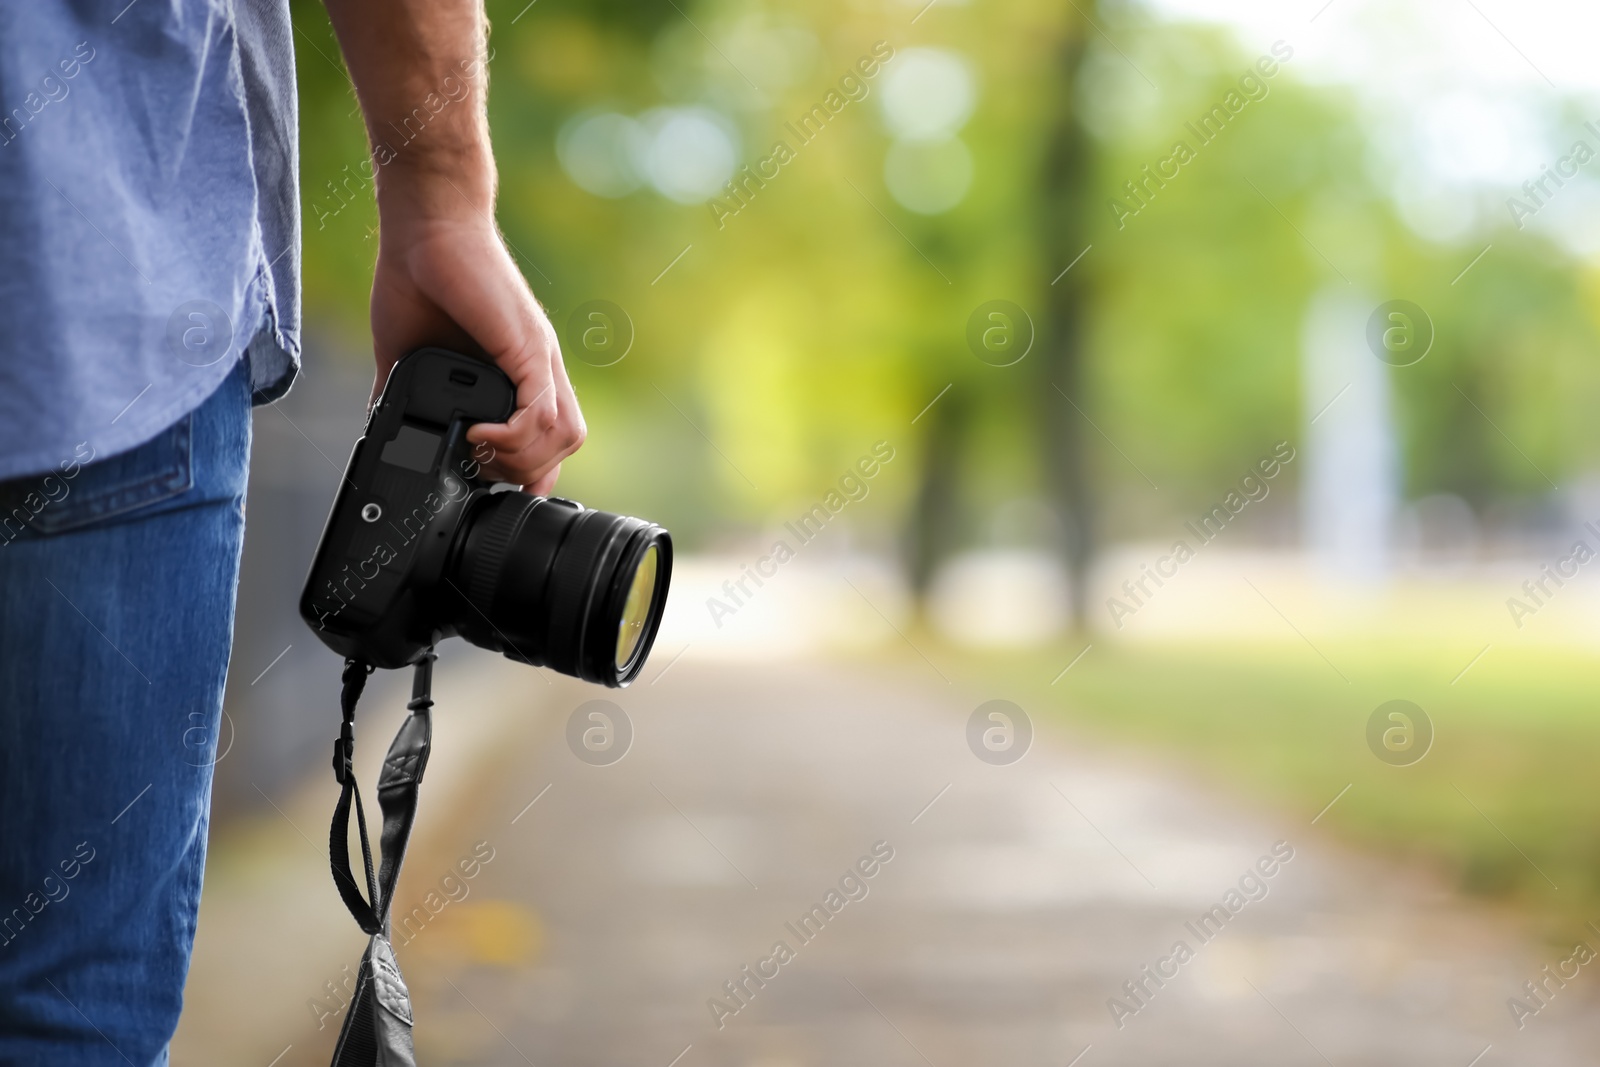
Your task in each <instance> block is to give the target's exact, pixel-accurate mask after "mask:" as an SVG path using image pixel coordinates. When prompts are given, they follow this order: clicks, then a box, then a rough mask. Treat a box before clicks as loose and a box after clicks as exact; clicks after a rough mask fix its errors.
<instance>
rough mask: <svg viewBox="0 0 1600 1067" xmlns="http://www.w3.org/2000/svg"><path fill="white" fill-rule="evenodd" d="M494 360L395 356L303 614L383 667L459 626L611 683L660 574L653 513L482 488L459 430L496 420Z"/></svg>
mask: <svg viewBox="0 0 1600 1067" xmlns="http://www.w3.org/2000/svg"><path fill="white" fill-rule="evenodd" d="M515 406H516V390H515V388H514V387H513V386H512V384H511V380H510V379H509V378H507V377H506V376H505V374H504V373H502V372H501V371H500V369H499V368H497V367H495V366H492V365H491V364H488V363H485V362H483V361H481V360H477V359H472V358H469V357H467V356H463V355H460V354H458V353H455V352H448V351H445V350H444V349H440V348H423V349H418V350H417V351H415V352H412V353H411V354H409V355H407V356H406V357H405V358H403V359H401V360H400V361H399V362H398V363H396V364H395V366H394V370H393V371H392V372H391V373H390V375H389V381H388V382H387V384H385V386H384V389H383V395H382V397H380V398H379V400H378V404H377V406H376V407H374V408H373V409H372V413H371V414H370V415H369V416H368V417H367V428H366V433H365V434H364V435H363V436H362V438H361V439H360V440H358V441H357V442H356V445H355V449H354V450H353V451H352V452H351V454H350V463H349V465H348V467H347V468H346V470H345V476H344V481H343V482H342V483H341V484H340V486H339V495H338V496H337V497H336V498H335V499H334V502H333V510H332V512H331V513H330V514H329V515H328V522H327V525H326V527H324V529H323V531H322V541H321V543H320V544H318V546H317V554H316V557H315V559H314V560H313V561H312V564H311V574H310V576H309V577H308V578H307V579H306V587H305V591H304V592H303V593H302V594H301V596H300V614H301V616H302V617H303V618H304V619H305V620H306V623H307V624H308V625H310V627H311V628H312V629H313V630H314V631H316V634H317V636H318V637H320V638H321V639H322V641H323V643H324V644H326V645H327V646H328V647H329V648H331V649H333V650H334V651H335V652H337V653H339V654H340V655H342V656H345V657H346V658H352V659H357V660H361V661H363V662H365V663H368V664H371V665H372V666H374V667H382V668H386V669H393V668H398V667H403V666H406V665H407V664H410V663H414V662H416V661H417V660H418V659H419V658H420V657H421V656H422V655H423V654H424V653H425V652H427V651H428V650H429V649H430V648H432V646H433V645H434V644H435V643H436V642H437V641H439V640H441V639H443V638H445V637H451V636H455V635H460V636H461V637H464V638H466V639H467V640H468V641H470V642H472V643H473V644H475V645H478V646H480V647H482V648H489V649H493V650H495V651H497V652H501V653H503V654H505V655H506V656H507V657H509V658H511V659H514V660H520V661H522V662H523V663H531V664H533V665H535V666H540V667H549V668H551V669H552V670H556V671H560V672H561V673H563V674H570V675H574V676H576V677H578V678H582V679H583V680H585V681H588V682H599V683H601V684H602V685H609V686H624V685H627V684H628V683H629V682H631V681H632V680H633V679H634V677H635V676H636V675H638V673H639V669H640V668H641V667H642V666H643V665H644V661H645V657H647V656H648V655H649V654H650V646H651V644H652V643H653V642H654V641H655V636H656V630H657V628H658V627H659V626H660V624H661V613H662V610H663V608H664V607H665V605H666V599H667V585H668V582H669V581H670V579H671V576H672V538H671V537H670V536H669V535H668V534H667V531H666V530H664V529H662V528H661V527H660V526H657V525H656V524H655V523H651V522H646V521H645V520H643V519H635V518H630V517H628V516H626V515H613V514H611V513H609V512H605V511H593V510H591V509H589V508H585V507H584V506H583V505H582V504H578V503H575V502H573V501H571V500H564V499H562V498H561V497H554V496H552V497H538V496H532V495H530V494H528V493H520V492H515V491H508V487H504V486H498V487H492V486H491V485H490V483H489V482H488V481H486V480H485V479H483V478H482V477H481V468H480V462H479V460H478V459H477V458H475V457H474V455H473V448H472V445H471V444H470V443H469V442H468V441H467V439H466V432H467V428H468V427H469V426H471V425H472V424H473V423H475V422H494V423H499V422H505V421H506V420H507V419H508V418H510V417H511V413H512V411H513V410H514V408H515Z"/></svg>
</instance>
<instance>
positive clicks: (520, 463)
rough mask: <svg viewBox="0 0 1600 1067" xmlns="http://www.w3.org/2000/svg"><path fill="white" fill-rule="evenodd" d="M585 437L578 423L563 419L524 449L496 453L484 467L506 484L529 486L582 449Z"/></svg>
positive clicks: (577, 421) (584, 429) (581, 424)
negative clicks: (517, 483)
mask: <svg viewBox="0 0 1600 1067" xmlns="http://www.w3.org/2000/svg"><path fill="white" fill-rule="evenodd" d="M586 433H587V430H586V428H585V427H584V425H583V423H582V420H581V419H574V420H571V421H568V420H567V419H565V418H563V419H562V420H561V421H560V422H559V423H558V424H557V425H556V426H555V427H553V428H552V429H551V430H550V431H549V432H547V433H545V434H543V435H541V436H540V438H539V439H538V440H536V441H534V442H532V443H531V444H529V445H528V446H527V447H525V448H523V449H520V450H518V451H515V452H497V453H496V454H495V457H494V460H493V462H491V463H486V464H485V465H484V466H485V468H486V469H488V470H489V471H491V473H496V474H498V475H499V476H500V477H502V478H503V479H505V480H507V481H515V482H519V483H522V484H524V485H526V484H532V483H534V482H537V481H539V479H541V478H543V477H544V476H545V475H546V474H548V473H549V472H550V471H551V470H553V469H554V468H556V467H558V466H559V465H560V464H561V461H562V460H564V459H566V458H567V457H568V456H570V455H572V454H573V453H574V452H576V451H577V450H578V449H579V448H580V447H582V445H583V441H584V437H585V435H586Z"/></svg>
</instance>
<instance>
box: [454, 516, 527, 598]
mask: <svg viewBox="0 0 1600 1067" xmlns="http://www.w3.org/2000/svg"><path fill="white" fill-rule="evenodd" d="M518 497H521V498H522V500H521V501H518V500H517V499H516V498H518ZM519 502H521V503H523V504H524V506H522V507H518V506H517V504H518V503H519ZM532 505H533V500H531V499H529V498H527V497H522V494H521V493H496V494H494V496H491V497H490V498H489V499H488V500H487V501H486V502H485V506H487V507H488V508H489V514H488V515H486V516H484V518H483V520H482V522H483V526H482V528H481V530H480V531H479V533H478V539H477V543H476V544H475V545H474V546H473V548H474V552H473V554H472V557H471V569H470V571H469V572H468V574H467V589H466V593H467V599H468V600H470V601H472V604H473V606H474V607H476V608H477V609H478V610H479V611H481V612H483V613H484V614H485V615H488V614H489V612H490V609H491V608H493V607H494V594H495V591H496V590H497V589H498V588H499V587H500V574H501V572H502V571H503V570H504V569H505V562H506V555H507V554H508V553H509V552H510V551H511V542H512V540H513V538H514V537H515V535H516V531H517V527H518V526H519V525H520V524H521V520H522V516H523V514H524V513H525V512H526V511H527V510H528V508H529V507H531V506H532Z"/></svg>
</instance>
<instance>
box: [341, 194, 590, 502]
mask: <svg viewBox="0 0 1600 1067" xmlns="http://www.w3.org/2000/svg"><path fill="white" fill-rule="evenodd" d="M466 206H467V205H466V204H465V202H464V201H463V204H462V207H463V208H465V207H466ZM394 214H396V212H394V211H392V210H391V211H388V212H385V214H384V216H383V228H382V231H381V236H380V238H379V251H378V266H377V270H376V272H375V274H374V275H373V280H372V340H373V346H374V350H375V354H376V358H377V364H378V373H377V380H376V382H375V383H374V386H373V395H374V396H376V395H377V393H378V392H379V391H381V390H382V388H383V383H384V382H385V381H387V380H388V377H389V370H390V368H391V367H393V366H394V364H395V361H396V360H398V359H399V358H400V357H401V356H403V355H405V354H406V353H407V352H409V351H411V350H412V349H414V348H417V347H418V346H420V345H423V344H436V345H442V346H444V347H448V348H456V349H458V350H460V351H464V352H474V351H480V352H481V354H483V355H486V356H488V357H489V358H490V359H492V360H493V361H494V362H495V363H496V364H497V365H499V367H500V368H501V369H502V370H504V371H505V372H506V373H507V374H508V375H510V376H511V380H512V382H514V383H515V384H516V387H517V410H516V413H515V414H513V415H512V417H511V421H510V422H508V423H506V424H504V425H491V424H489V423H479V424H478V425H476V426H474V427H472V429H471V430H469V431H467V440H469V441H471V442H472V443H473V444H474V445H476V446H478V447H477V448H476V449H475V452H474V454H475V455H476V456H477V457H478V458H479V459H480V460H483V461H484V472H485V475H486V476H488V477H490V478H495V479H499V480H503V481H508V482H516V483H518V484H521V485H523V486H524V487H525V488H526V489H527V490H528V491H529V492H532V493H537V494H539V495H541V496H542V495H547V494H549V492H550V491H551V489H552V488H553V487H554V486H555V483H556V477H557V475H559V474H560V472H561V461H562V460H563V459H565V458H566V457H567V456H570V455H571V454H572V453H573V452H575V451H576V450H577V448H578V446H579V445H581V444H583V438H584V433H585V430H584V424H583V413H582V412H581V411H580V410H579V408H578V398H577V396H576V395H575V394H574V393H573V391H572V383H571V382H570V381H569V380H568V378H567V371H566V367H565V366H564V365H563V364H562V362H561V346H560V344H559V342H558V341H557V340H556V333H555V330H554V329H553V328H552V327H551V325H550V320H549V319H548V318H547V317H546V316H545V313H544V309H542V308H541V307H540V306H539V304H538V302H537V301H536V300H534V298H533V294H532V293H531V292H529V291H528V286H527V283H526V282H524V281H523V278H522V275H521V274H520V273H519V272H518V270H517V267H516V264H515V263H514V262H513V261H512V259H511V256H510V255H509V254H508V253H507V252H506V249H505V246H504V244H503V243H502V242H501V240H500V237H499V234H497V233H496V232H495V231H494V230H493V229H492V228H491V227H490V225H489V224H488V223H487V222H486V221H485V220H483V219H480V218H477V217H475V216H474V217H471V218H463V217H461V216H460V214H459V213H458V215H457V217H455V218H425V217H416V216H415V215H414V214H413V213H409V212H398V214H399V215H400V217H399V218H398V219H392V218H391V216H392V215H394Z"/></svg>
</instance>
